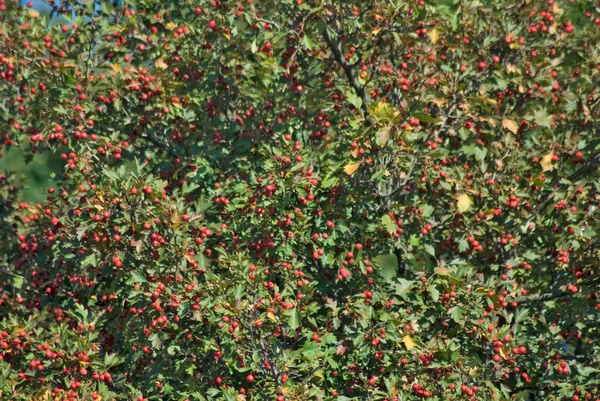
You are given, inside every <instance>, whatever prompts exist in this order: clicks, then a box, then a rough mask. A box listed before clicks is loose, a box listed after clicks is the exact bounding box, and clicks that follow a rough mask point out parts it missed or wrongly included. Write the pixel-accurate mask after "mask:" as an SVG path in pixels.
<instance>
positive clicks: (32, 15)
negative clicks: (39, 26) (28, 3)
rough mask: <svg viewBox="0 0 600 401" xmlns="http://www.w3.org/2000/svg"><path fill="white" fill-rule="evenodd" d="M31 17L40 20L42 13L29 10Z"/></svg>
mask: <svg viewBox="0 0 600 401" xmlns="http://www.w3.org/2000/svg"><path fill="white" fill-rule="evenodd" d="M29 16H30V17H32V18H39V17H40V13H39V12H38V11H35V10H29Z"/></svg>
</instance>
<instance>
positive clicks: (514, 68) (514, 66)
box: [506, 64, 519, 74]
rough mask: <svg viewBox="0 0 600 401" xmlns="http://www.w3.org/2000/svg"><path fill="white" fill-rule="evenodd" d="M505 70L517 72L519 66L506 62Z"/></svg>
mask: <svg viewBox="0 0 600 401" xmlns="http://www.w3.org/2000/svg"><path fill="white" fill-rule="evenodd" d="M506 71H508V72H514V73H515V74H516V73H518V72H519V67H517V66H516V65H514V64H506Z"/></svg>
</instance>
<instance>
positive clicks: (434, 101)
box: [432, 98, 448, 107]
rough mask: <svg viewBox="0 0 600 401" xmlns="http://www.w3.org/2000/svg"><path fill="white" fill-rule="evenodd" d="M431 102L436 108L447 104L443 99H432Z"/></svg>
mask: <svg viewBox="0 0 600 401" xmlns="http://www.w3.org/2000/svg"><path fill="white" fill-rule="evenodd" d="M432 102H433V103H435V104H436V105H437V107H442V106H443V105H445V104H446V103H448V100H447V99H443V98H442V99H439V98H437V99H433V100H432Z"/></svg>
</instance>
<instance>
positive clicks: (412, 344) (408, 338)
mask: <svg viewBox="0 0 600 401" xmlns="http://www.w3.org/2000/svg"><path fill="white" fill-rule="evenodd" d="M402 342H404V345H406V349H411V348H414V347H415V345H417V343H415V340H413V339H412V337H411V336H409V335H406V336H404V337H402Z"/></svg>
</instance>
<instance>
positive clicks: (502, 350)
mask: <svg viewBox="0 0 600 401" xmlns="http://www.w3.org/2000/svg"><path fill="white" fill-rule="evenodd" d="M500 355H501V356H502V358H504V359H506V358H507V356H506V351H504V347H502V348H500Z"/></svg>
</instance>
